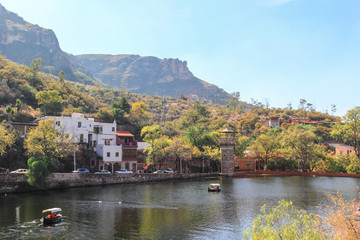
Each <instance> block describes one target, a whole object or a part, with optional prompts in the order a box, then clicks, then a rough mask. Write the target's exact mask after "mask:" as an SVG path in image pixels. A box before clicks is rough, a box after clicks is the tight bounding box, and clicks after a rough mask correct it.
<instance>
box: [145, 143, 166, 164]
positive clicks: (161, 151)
mask: <svg viewBox="0 0 360 240" xmlns="http://www.w3.org/2000/svg"><path fill="white" fill-rule="evenodd" d="M170 145H171V140H170V139H169V138H168V137H167V136H161V137H160V138H157V139H155V140H154V141H153V143H152V144H151V148H149V149H145V152H147V157H146V163H147V164H148V165H152V164H154V163H155V162H158V163H160V164H161V163H163V162H166V161H167V160H168V158H169V154H168V152H169V148H170ZM160 167H161V165H160Z"/></svg>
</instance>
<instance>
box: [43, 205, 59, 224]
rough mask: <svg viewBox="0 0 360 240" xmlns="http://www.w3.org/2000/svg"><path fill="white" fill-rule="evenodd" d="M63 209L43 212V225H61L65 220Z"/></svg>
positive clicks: (51, 209)
mask: <svg viewBox="0 0 360 240" xmlns="http://www.w3.org/2000/svg"><path fill="white" fill-rule="evenodd" d="M61 211H62V210H61V208H50V209H46V210H43V211H42V215H43V218H42V219H43V225H44V226H45V225H52V224H55V223H59V222H61V221H62V220H63V216H62V215H61Z"/></svg>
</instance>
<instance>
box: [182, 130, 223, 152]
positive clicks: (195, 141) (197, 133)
mask: <svg viewBox="0 0 360 240" xmlns="http://www.w3.org/2000/svg"><path fill="white" fill-rule="evenodd" d="M185 138H186V139H187V140H189V142H190V143H191V144H192V145H193V146H195V147H197V148H198V149H200V151H204V147H205V146H219V140H218V139H217V137H215V136H213V135H211V134H210V133H209V132H208V131H207V130H205V129H204V128H203V127H202V126H201V125H199V124H198V125H196V126H190V127H189V128H188V129H187V130H186V132H185Z"/></svg>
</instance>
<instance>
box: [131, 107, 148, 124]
mask: <svg viewBox="0 0 360 240" xmlns="http://www.w3.org/2000/svg"><path fill="white" fill-rule="evenodd" d="M147 110H148V106H147V105H146V104H145V103H144V102H135V103H134V104H133V105H132V106H131V110H130V120H131V122H132V123H133V124H136V125H139V126H144V125H145V124H146V123H147V121H148V120H149V113H148V111H147Z"/></svg>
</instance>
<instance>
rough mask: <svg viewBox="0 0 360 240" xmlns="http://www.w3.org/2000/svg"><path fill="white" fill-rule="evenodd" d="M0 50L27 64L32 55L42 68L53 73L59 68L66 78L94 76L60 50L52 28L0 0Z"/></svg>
mask: <svg viewBox="0 0 360 240" xmlns="http://www.w3.org/2000/svg"><path fill="white" fill-rule="evenodd" d="M0 51H1V54H2V55H3V56H5V57H6V58H8V59H10V60H12V61H14V62H17V63H20V64H25V65H27V66H30V64H31V62H32V60H33V59H35V58H39V57H41V59H42V60H43V61H44V64H43V71H44V72H46V73H50V74H53V75H55V76H57V75H58V74H59V72H60V71H61V70H63V71H64V72H65V73H66V75H67V76H66V79H70V80H72V81H76V82H81V83H86V84H92V83H94V79H92V78H91V77H89V76H87V75H90V74H89V73H88V72H87V71H86V69H84V68H83V67H82V66H81V65H80V64H79V63H77V62H76V58H74V56H73V55H71V54H68V53H66V52H63V51H62V50H61V48H60V45H59V41H58V39H57V37H56V35H55V33H54V32H53V31H52V30H49V29H45V28H42V27H40V26H38V25H34V24H31V23H28V22H26V21H24V19H23V18H21V17H19V16H18V15H17V14H15V13H12V12H10V11H7V10H6V9H5V8H4V7H3V6H2V5H1V4H0Z"/></svg>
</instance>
